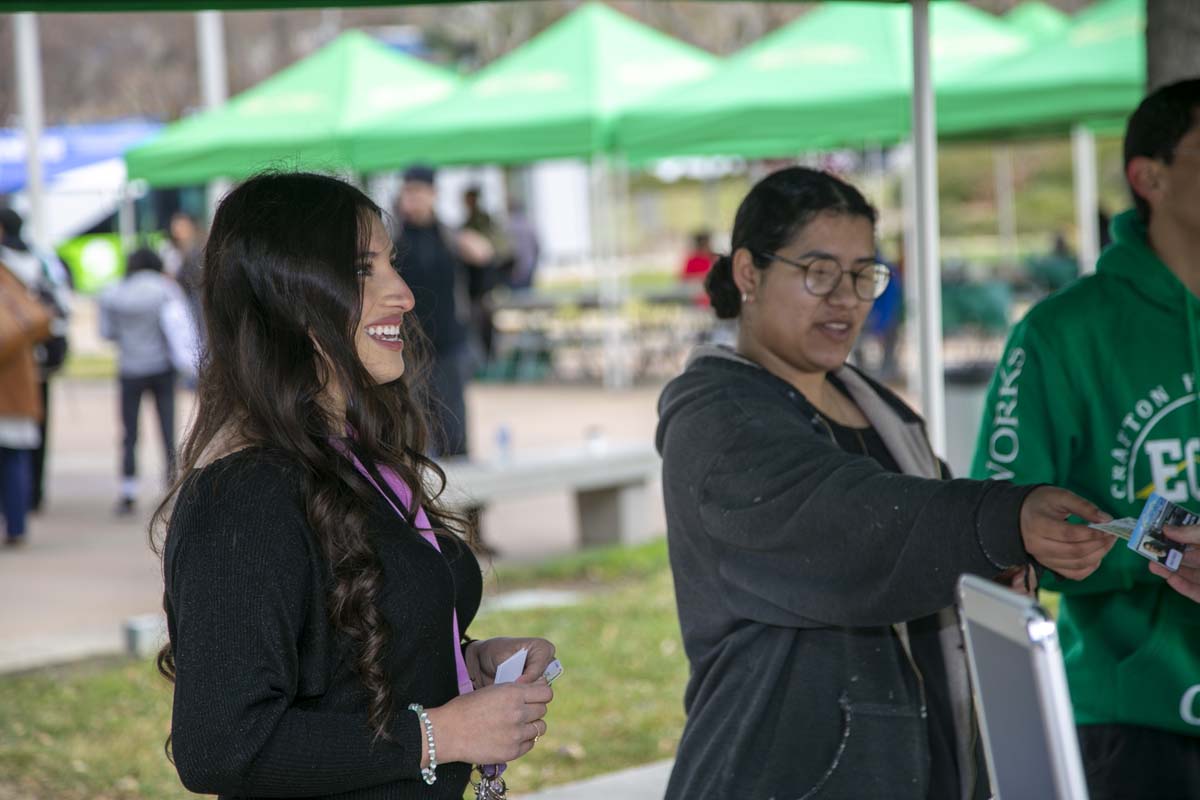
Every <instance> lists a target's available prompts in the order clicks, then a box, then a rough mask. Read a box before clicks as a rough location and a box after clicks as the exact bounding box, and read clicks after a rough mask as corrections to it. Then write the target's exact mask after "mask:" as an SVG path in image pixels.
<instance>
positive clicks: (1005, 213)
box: [992, 145, 1021, 268]
mask: <svg viewBox="0 0 1200 800" xmlns="http://www.w3.org/2000/svg"><path fill="white" fill-rule="evenodd" d="M992 162H993V167H994V170H995V179H996V222H997V228H998V229H999V234H1000V255H1001V257H1002V259H1003V263H1004V266H1005V267H1007V268H1015V267H1017V265H1018V264H1019V263H1020V260H1021V253H1020V245H1019V242H1018V241H1017V203H1016V197H1015V192H1014V190H1013V184H1014V179H1013V151H1012V146H1011V145H1000V146H999V147H997V148H995V149H994V150H993V151H992Z"/></svg>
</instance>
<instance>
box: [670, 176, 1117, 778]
mask: <svg viewBox="0 0 1200 800" xmlns="http://www.w3.org/2000/svg"><path fill="white" fill-rule="evenodd" d="M875 222H876V211H875V209H874V208H873V207H872V206H871V205H870V204H869V203H868V202H867V201H866V200H865V199H864V198H863V196H862V194H861V193H860V192H859V191H858V190H857V189H856V188H854V187H853V186H851V185H849V184H847V183H845V182H844V181H842V180H840V179H838V178H836V177H834V176H832V175H830V174H827V173H824V172H818V171H815V170H811V169H805V168H801V167H792V168H789V169H784V170H781V171H779V172H776V173H774V174H772V175H769V176H768V177H766V178H764V179H763V180H762V181H760V182H759V183H758V184H756V185H755V186H754V188H753V189H752V190H751V191H750V193H749V195H748V196H747V197H746V198H745V200H743V201H742V204H741V206H740V207H739V209H738V212H737V217H736V220H735V222H734V226H733V238H732V245H731V254H730V255H728V256H722V257H721V258H720V259H718V260H717V262H716V263H715V264H714V265H713V267H712V269H711V270H710V271H709V274H708V278H707V281H706V288H707V290H708V294H709V297H710V298H711V300H712V307H713V310H714V311H715V312H716V314H717V316H718V317H720V318H722V319H736V320H737V323H738V332H737V344H736V347H734V348H723V347H714V346H702V347H700V348H698V349H697V350H696V351H695V352H694V353H693V354H692V356H691V358H690V359H689V362H688V365H687V367H686V368H685V370H684V372H683V374H682V375H681V376H680V377H678V378H676V379H675V380H673V381H672V382H671V383H670V384H668V386H667V387H666V389H664V391H663V394H662V397H661V399H660V400H659V424H658V433H657V446H658V449H659V452H660V453H662V457H663V494H664V499H665V504H666V512H667V541H668V544H669V546H670V547H669V549H670V558H671V570H672V574H673V575H674V579H675V593H676V603H677V606H678V610H679V619H680V627H681V629H682V633H683V642H684V648H685V650H686V652H687V656H688V660H689V662H690V665H691V675H690V678H689V681H688V686H687V691H686V694H685V696H684V703H685V706H686V709H687V715H688V716H687V723H686V725H685V727H684V731H683V738H682V740H681V741H680V744H679V749H678V753H677V756H676V760H675V766H674V769H673V771H672V774H671V779H670V784H669V787H668V790H667V797H668V798H670V799H671V800H675V798H679V799H680V800H682V799H683V798H687V800H703V799H704V798H712V800H727V798H743V797H744V798H751V797H753V798H766V797H780V798H784V797H786V798H798V797H821V798H829V799H830V800H951V799H952V798H959V799H960V800H982V798H986V797H987V796H988V781H987V770H986V769H985V767H984V764H983V761H982V753H981V751H980V748H979V741H978V735H977V730H978V728H977V723H976V721H975V720H974V717H973V706H972V703H971V697H970V691H969V686H968V682H967V669H966V660H965V657H964V653H963V645H962V638H961V632H960V630H959V627H958V621H957V616H956V614H955V612H954V608H953V605H954V590H955V585H956V583H957V581H958V578H959V576H960V575H962V574H963V573H974V574H979V575H983V576H986V577H989V578H993V579H995V580H997V581H1000V582H1003V583H1005V584H1008V585H1012V586H1014V587H1015V588H1021V589H1023V590H1028V589H1029V588H1030V587H1031V586H1032V584H1033V576H1032V574H1031V573H1032V572H1033V570H1032V568H1031V567H1032V565H1033V564H1035V563H1036V564H1040V565H1041V566H1043V567H1046V568H1050V569H1055V570H1058V571H1059V572H1061V573H1062V574H1064V575H1066V576H1068V577H1071V578H1076V579H1078V578H1083V577H1085V576H1087V575H1088V574H1090V573H1091V572H1092V571H1093V570H1094V569H1095V568H1096V566H1097V565H1098V564H1099V563H1100V559H1101V558H1102V557H1103V555H1104V553H1106V552H1107V551H1108V549H1109V548H1111V547H1112V538H1111V537H1109V536H1106V535H1105V534H1103V533H1100V532H1098V531H1094V530H1091V529H1089V528H1087V527H1086V526H1084V525H1070V524H1067V523H1066V522H1064V519H1065V518H1066V517H1067V515H1068V514H1071V513H1075V514H1078V515H1079V516H1081V517H1083V518H1084V519H1087V520H1092V521H1100V520H1102V519H1108V518H1107V517H1104V516H1102V515H1101V514H1100V513H1099V512H1098V511H1097V509H1095V508H1094V507H1093V506H1092V505H1091V504H1090V503H1088V502H1087V501H1085V500H1083V499H1081V498H1079V497H1076V496H1075V495H1074V494H1072V493H1070V492H1067V491H1064V490H1062V489H1057V488H1054V487H1051V486H1041V487H1031V486H1024V487H1018V486H1012V485H1010V484H1002V483H996V482H994V481H964V480H948V478H949V477H950V476H949V470H948V468H947V467H946V465H945V464H943V463H942V462H941V461H940V460H939V459H938V458H937V457H936V456H935V455H934V453H933V450H932V448H931V446H930V444H929V441H928V439H927V438H926V435H925V425H924V421H923V420H922V419H921V418H920V417H919V416H918V415H917V414H916V413H915V412H914V411H913V410H912V409H911V408H909V407H908V406H907V405H906V404H905V403H904V402H903V401H902V400H900V398H898V397H897V396H896V395H895V394H894V393H893V392H891V391H890V390H888V389H887V388H886V387H884V386H883V385H881V384H879V383H877V382H875V381H874V380H872V379H870V378H868V377H867V376H866V375H865V374H863V373H862V372H860V371H858V370H857V369H855V368H853V367H851V366H848V365H847V364H846V358H847V356H848V355H849V354H850V351H851V348H852V347H853V345H854V341H855V338H856V337H857V336H858V334H859V332H860V331H861V329H862V327H863V324H864V323H865V321H866V318H867V314H868V312H869V311H870V309H871V306H872V304H873V302H874V301H875V299H877V298H878V297H879V296H880V295H881V294H882V293H883V290H884V289H885V288H886V287H887V285H888V281H889V277H890V271H889V270H888V268H887V267H886V266H885V265H883V264H880V263H879V262H878V259H877V255H876V253H877V249H876V248H877V244H876V241H875Z"/></svg>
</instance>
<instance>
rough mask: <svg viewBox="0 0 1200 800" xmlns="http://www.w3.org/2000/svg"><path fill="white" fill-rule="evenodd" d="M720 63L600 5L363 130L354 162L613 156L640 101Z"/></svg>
mask: <svg viewBox="0 0 1200 800" xmlns="http://www.w3.org/2000/svg"><path fill="white" fill-rule="evenodd" d="M717 63H718V62H717V59H716V58H715V57H713V56H712V55H710V54H709V53H706V52H704V51H703V50H699V49H697V48H695V47H692V46H690V45H687V44H684V43H682V42H680V41H677V40H675V39H673V38H671V37H670V36H667V35H666V34H663V33H660V32H658V31H656V30H654V29H653V28H649V27H647V26H645V25H642V24H641V23H639V22H636V21H634V20H632V19H630V18H629V17H626V16H625V15H623V14H620V13H618V12H616V11H613V10H612V9H610V8H608V7H607V6H604V5H600V4H598V3H590V4H588V5H585V6H583V7H582V8H580V9H578V10H577V11H574V12H572V13H571V14H568V15H567V16H566V17H564V18H563V19H561V20H559V21H558V22H557V23H555V24H554V25H551V26H550V27H549V28H547V29H546V30H545V31H543V32H542V33H541V34H539V35H538V36H536V37H534V38H533V39H531V40H530V41H529V42H527V43H526V44H524V45H523V46H521V47H520V48H518V49H517V50H515V51H513V52H512V53H510V54H508V55H507V56H505V57H503V58H501V59H499V60H497V61H495V62H493V63H492V64H490V65H488V66H487V67H485V68H484V69H482V70H480V72H479V73H478V74H476V75H475V76H473V77H471V78H470V79H468V80H467V81H466V82H465V83H464V84H463V86H462V87H461V88H460V89H459V91H457V92H455V93H454V94H453V95H451V96H450V97H449V98H447V99H446V100H445V101H443V102H441V103H438V104H436V105H434V106H430V107H427V108H423V109H422V110H421V113H420V114H418V115H415V116H410V115H402V114H392V115H389V116H387V117H381V118H379V119H378V120H376V122H375V123H374V124H373V125H371V126H368V127H367V128H365V129H364V130H362V131H360V132H359V136H358V137H357V138H356V141H355V144H354V146H353V147H352V149H351V152H352V156H353V161H354V163H355V164H356V165H357V166H358V167H359V168H360V169H362V170H366V171H371V170H379V169H386V168H391V167H396V166H400V165H403V164H404V163H406V162H409V161H412V160H413V159H414V158H418V157H419V158H420V159H421V160H424V161H429V162H434V163H441V164H449V163H455V164H477V163H497V164H517V163H527V162H531V161H537V160H541V159H551V158H588V157H591V156H593V155H596V154H599V153H604V152H607V151H608V150H609V149H610V145H611V140H612V126H613V124H614V122H615V120H616V118H617V115H618V114H620V113H621V112H622V111H624V110H625V109H627V108H629V107H630V106H632V105H633V104H635V103H637V102H639V101H641V100H643V99H645V98H646V97H648V96H650V95H652V94H655V93H657V92H659V91H662V90H664V89H666V88H667V87H670V86H674V85H678V84H681V83H687V82H691V81H695V80H697V79H700V78H704V77H707V76H708V75H710V74H712V73H713V72H714V71H715V67H716V64H717Z"/></svg>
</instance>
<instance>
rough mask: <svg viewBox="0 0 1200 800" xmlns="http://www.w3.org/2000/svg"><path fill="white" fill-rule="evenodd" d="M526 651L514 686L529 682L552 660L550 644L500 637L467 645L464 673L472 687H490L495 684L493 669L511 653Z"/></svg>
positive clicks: (552, 647) (552, 652)
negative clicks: (523, 667)
mask: <svg viewBox="0 0 1200 800" xmlns="http://www.w3.org/2000/svg"><path fill="white" fill-rule="evenodd" d="M522 648H524V649H525V650H526V657H525V669H524V670H523V671H522V672H521V677H519V678H517V683H532V682H533V681H535V680H537V679H538V678H540V677H542V673H543V672H544V671H545V669H546V667H547V666H548V665H549V664H550V662H551V661H553V660H554V645H553V643H551V642H549V641H547V640H545V639H536V638H504V637H497V638H495V639H486V640H484V641H481V642H471V644H470V645H468V646H467V652H466V660H467V674H469V675H470V676H471V683H473V684H475V688H477V689H482V688H483V687H485V686H491V685H492V684H493V683H494V682H495V681H496V667H498V666H500V664H502V663H503V662H504V661H505V660H506V659H508V658H509V657H510V656H511V655H512V654H513V653H515V652H517V651H518V650H520V649H522Z"/></svg>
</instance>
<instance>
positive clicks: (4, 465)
mask: <svg viewBox="0 0 1200 800" xmlns="http://www.w3.org/2000/svg"><path fill="white" fill-rule="evenodd" d="M29 454H30V451H29V450H13V449H12V448H9V447H0V505H2V506H3V508H4V525H5V530H6V532H7V533H8V538H9V539H18V538H20V537H22V536H24V535H25V515H26V514H27V513H29V497H30V483H31V479H32V477H33V475H32V465H31V459H30V455H29Z"/></svg>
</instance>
